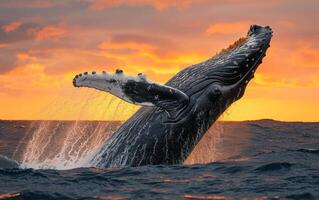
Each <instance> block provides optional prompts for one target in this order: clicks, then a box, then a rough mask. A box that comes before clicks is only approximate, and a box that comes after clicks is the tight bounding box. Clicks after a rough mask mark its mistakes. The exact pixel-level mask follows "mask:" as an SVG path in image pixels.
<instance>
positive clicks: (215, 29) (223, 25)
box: [206, 22, 251, 34]
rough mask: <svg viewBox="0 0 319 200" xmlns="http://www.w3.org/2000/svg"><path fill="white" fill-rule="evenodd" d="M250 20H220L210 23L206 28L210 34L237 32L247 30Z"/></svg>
mask: <svg viewBox="0 0 319 200" xmlns="http://www.w3.org/2000/svg"><path fill="white" fill-rule="evenodd" d="M250 24H251V23H250V22H220V23H215V24H212V25H210V26H209V27H208V28H207V29H206V33H208V34H236V33H243V32H246V31H247V30H248V28H249V26H250Z"/></svg>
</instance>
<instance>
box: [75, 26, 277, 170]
mask: <svg viewBox="0 0 319 200" xmlns="http://www.w3.org/2000/svg"><path fill="white" fill-rule="evenodd" d="M271 36H272V31H271V29H270V28H269V27H260V26H257V25H253V26H251V28H250V30H249V32H248V34H247V38H246V39H243V40H241V41H240V42H238V44H236V46H233V47H232V48H230V49H229V50H225V51H224V52H222V53H220V54H219V55H217V56H215V57H213V58H211V59H209V60H207V61H205V62H202V63H199V64H196V65H192V66H190V67H188V68H186V69H184V70H182V71H181V72H179V73H178V74H176V75H175V76H174V77H173V78H172V79H171V80H169V81H168V82H167V83H166V84H165V85H160V84H156V83H152V82H150V81H148V80H147V79H146V78H145V77H144V76H143V75H140V74H139V76H136V77H131V76H124V75H123V73H122V71H117V73H116V74H114V75H109V74H106V73H105V72H104V73H102V74H96V73H95V72H93V73H92V74H88V73H84V74H80V75H77V76H76V77H75V79H74V82H73V83H74V85H75V86H77V87H81V86H84V87H91V88H95V89H98V90H102V91H106V92H110V93H112V94H114V95H116V96H118V97H120V98H122V99H123V100H126V101H128V102H131V103H134V104H139V105H143V106H142V108H141V109H140V110H138V111H137V112H136V113H135V114H134V115H133V116H132V117H131V118H130V119H129V120H127V121H126V122H125V123H124V124H123V125H122V126H121V127H120V128H119V129H118V130H117V131H116V132H115V133H114V134H113V135H112V136H111V138H110V139H108V140H107V141H106V143H105V145H104V146H103V147H102V149H101V150H100V152H99V153H98V154H97V155H95V156H94V158H93V159H92V161H91V163H92V164H93V165H95V166H97V167H121V166H140V165H154V164H179V163H182V162H183V161H184V160H185V159H186V158H187V156H188V155H189V154H190V152H191V151H192V150H193V149H194V147H195V146H196V144H197V143H198V142H199V140H200V139H201V138H202V136H203V135H204V134H205V132H206V131H207V130H208V129H209V128H210V126H211V125H212V124H213V123H214V122H215V121H216V120H217V118H218V117H219V116H220V115H221V114H222V113H223V112H224V111H225V110H226V109H227V108H228V107H229V106H230V105H231V104H232V103H233V102H234V101H236V100H238V99H240V98H241V97H242V95H243V94H244V90H245V88H246V86H247V84H248V82H249V80H250V79H251V78H253V75H254V72H255V70H256V69H257V67H258V65H259V64H260V63H261V60H262V58H263V57H264V56H265V52H266V50H267V48H268V47H269V43H270V39H271Z"/></svg>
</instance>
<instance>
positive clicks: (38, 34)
mask: <svg viewBox="0 0 319 200" xmlns="http://www.w3.org/2000/svg"><path fill="white" fill-rule="evenodd" d="M34 34H35V39H36V40H45V39H57V38H61V37H63V36H64V34H65V29H64V28H62V27H59V26H53V25H49V26H45V27H43V28H41V29H40V30H36V31H34Z"/></svg>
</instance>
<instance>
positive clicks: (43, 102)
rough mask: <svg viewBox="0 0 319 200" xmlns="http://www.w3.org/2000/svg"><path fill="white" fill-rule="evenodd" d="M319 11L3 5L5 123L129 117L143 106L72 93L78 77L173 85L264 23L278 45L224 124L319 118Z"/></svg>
mask: <svg viewBox="0 0 319 200" xmlns="http://www.w3.org/2000/svg"><path fill="white" fill-rule="evenodd" d="M318 8H319V1H316V0H312V1H310V0H303V1H300V0H268V1H257V0H255V1H253V0H242V1H238V0H223V1H221V0H183V1H182V0H159V1H155V0H130V1H127V0H118V1H116V0H96V1H93V0H74V1H73V0H72V1H71V0H59V1H58V0H56V1H54V0H51V1H50V0H0V119H90V120H96V119H103V120H104V119H107V120H109V119H121V120H122V119H126V118H127V117H129V116H130V115H131V114H132V113H133V112H134V111H135V110H136V109H137V108H138V107H136V106H129V105H128V104H126V103H123V102H120V101H119V100H117V99H116V98H112V97H111V96H108V95H106V94H105V93H102V92H98V91H93V90H90V89H83V88H81V89H78V88H73V86H72V79H73V77H74V75H75V74H78V73H80V72H84V71H97V72H99V71H102V70H106V71H108V72H113V71H114V70H115V69H117V68H121V69H123V70H124V73H126V74H132V75H135V74H137V73H139V72H143V73H145V74H146V75H147V76H148V78H149V79H151V80H153V81H157V82H160V83H165V82H166V81H167V80H168V79H170V77H172V76H174V74H176V73H177V72H178V71H180V70H181V69H183V68H185V67H187V66H189V65H191V64H195V63H197V62H200V61H203V60H205V59H208V58H209V57H212V56H213V55H215V54H216V52H218V51H219V50H221V49H222V48H225V47H227V46H228V45H229V44H231V43H232V42H234V41H235V40H237V39H238V38H239V37H241V36H245V35H246V33H247V31H248V28H249V26H250V24H259V25H269V26H270V27H272V29H273V31H274V37H273V40H272V42H271V47H270V48H269V49H268V52H267V56H266V57H265V59H264V62H263V64H262V65H261V66H260V67H259V69H258V71H257V72H256V74H255V78H254V79H253V80H252V81H251V82H250V83H249V85H248V88H247V90H246V93H245V95H244V97H243V98H242V99H241V100H240V101H238V102H236V103H235V104H234V105H232V106H231V108H230V109H229V110H228V111H227V112H226V113H225V114H224V115H223V116H222V117H221V119H222V120H253V119H263V118H271V119H277V120H282V121H319V106H318V104H319V26H318V21H319V12H318ZM118 104H120V105H119V106H118Z"/></svg>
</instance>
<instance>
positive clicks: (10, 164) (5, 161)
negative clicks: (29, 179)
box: [0, 155, 19, 169]
mask: <svg viewBox="0 0 319 200" xmlns="http://www.w3.org/2000/svg"><path fill="white" fill-rule="evenodd" d="M18 167H19V163H18V162H17V161H15V160H12V159H10V158H8V157H7V156H3V155H0V168H2V169H6V168H18Z"/></svg>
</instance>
